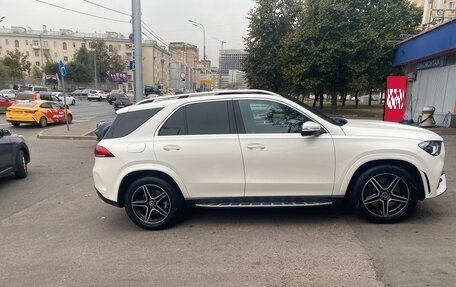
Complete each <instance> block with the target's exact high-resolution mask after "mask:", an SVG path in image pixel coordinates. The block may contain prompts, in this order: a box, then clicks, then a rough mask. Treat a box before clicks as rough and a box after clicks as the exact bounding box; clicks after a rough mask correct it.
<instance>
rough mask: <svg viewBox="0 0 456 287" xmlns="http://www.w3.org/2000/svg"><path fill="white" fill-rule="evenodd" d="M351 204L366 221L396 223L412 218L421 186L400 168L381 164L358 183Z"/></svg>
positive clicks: (370, 170)
mask: <svg viewBox="0 0 456 287" xmlns="http://www.w3.org/2000/svg"><path fill="white" fill-rule="evenodd" d="M353 187H354V189H353V190H352V193H351V198H350V199H351V203H352V204H353V206H354V207H355V208H356V209H357V210H358V212H359V213H360V214H361V215H362V216H363V217H364V218H366V219H367V220H369V221H371V222H375V223H395V222H399V221H401V220H403V219H404V218H406V217H407V216H409V215H410V214H411V213H412V212H413V210H414V208H415V206H416V204H417V201H418V184H417V182H416V180H415V179H414V177H413V176H412V175H411V174H410V173H409V172H408V171H407V170H405V169H404V168H402V167H399V166H389V165H379V166H375V167H372V168H370V169H368V170H366V171H364V172H363V173H362V174H361V175H360V176H359V177H358V178H357V179H356V181H355V184H354V185H353Z"/></svg>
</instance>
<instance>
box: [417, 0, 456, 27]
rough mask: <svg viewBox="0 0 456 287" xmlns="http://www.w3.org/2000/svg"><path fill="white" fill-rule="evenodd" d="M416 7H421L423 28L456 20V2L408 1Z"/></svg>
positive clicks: (444, 0)
mask: <svg viewBox="0 0 456 287" xmlns="http://www.w3.org/2000/svg"><path fill="white" fill-rule="evenodd" d="M409 1H410V2H411V3H413V4H415V5H416V6H418V7H423V20H422V25H423V26H424V27H432V26H434V25H436V24H440V23H442V22H445V21H449V20H452V19H455V18H456V0H409Z"/></svg>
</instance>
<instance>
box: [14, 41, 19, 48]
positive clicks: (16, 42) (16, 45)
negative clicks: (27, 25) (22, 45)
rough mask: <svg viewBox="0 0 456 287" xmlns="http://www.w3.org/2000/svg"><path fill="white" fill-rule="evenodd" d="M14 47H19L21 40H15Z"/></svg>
mask: <svg viewBox="0 0 456 287" xmlns="http://www.w3.org/2000/svg"><path fill="white" fill-rule="evenodd" d="M14 47H16V48H19V40H14Z"/></svg>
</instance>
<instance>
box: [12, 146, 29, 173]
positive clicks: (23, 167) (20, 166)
mask: <svg viewBox="0 0 456 287" xmlns="http://www.w3.org/2000/svg"><path fill="white" fill-rule="evenodd" d="M14 175H15V176H16V178H25V177H27V163H26V161H25V154H24V151H23V150H19V152H18V153H17V155H16V170H15V171H14Z"/></svg>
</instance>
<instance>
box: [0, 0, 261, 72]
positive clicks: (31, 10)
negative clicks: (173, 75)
mask: <svg viewBox="0 0 456 287" xmlns="http://www.w3.org/2000/svg"><path fill="white" fill-rule="evenodd" d="M140 2H141V14H142V16H141V20H142V21H143V22H144V23H145V24H146V27H149V28H148V29H150V30H152V31H153V32H154V33H155V34H156V35H158V36H159V37H160V38H161V40H164V42H166V43H170V42H187V43H189V44H193V45H196V46H198V48H199V53H200V58H203V43H204V40H203V39H204V37H203V31H202V29H200V28H198V27H195V26H193V25H192V24H191V23H190V22H188V20H193V21H196V22H198V23H201V24H202V25H203V26H204V28H205V31H206V57H207V58H208V59H209V60H211V61H212V62H213V63H212V66H218V55H219V50H220V48H221V41H225V42H226V43H225V44H224V45H223V48H224V49H243V48H244V42H243V40H242V37H246V36H247V28H248V24H249V23H248V20H247V19H246V17H247V16H248V14H249V12H250V11H251V10H252V9H253V8H254V6H255V1H254V0H140ZM46 3H49V4H53V5H57V6H62V7H65V8H67V9H72V10H76V11H78V12H83V13H88V14H92V15H95V16H98V17H105V18H109V19H114V20H118V21H124V22H116V21H111V20H107V19H101V18H97V17H92V16H88V15H82V14H79V13H76V12H72V11H67V10H64V9H61V8H57V7H54V6H51V5H49V4H46ZM94 4H98V5H101V6H106V7H109V8H111V9H113V10H116V11H118V12H121V13H124V14H131V13H132V9H131V5H132V1H131V0H0V7H2V8H1V11H0V17H5V18H4V19H3V20H2V22H1V23H0V27H3V26H4V27H6V28H9V27H11V26H20V27H24V28H27V29H28V27H31V28H32V29H33V30H41V29H42V27H43V25H46V27H47V29H48V30H49V29H52V30H53V31H58V30H59V29H70V30H73V31H78V32H82V33H94V32H97V33H105V32H107V31H110V32H120V33H122V34H123V35H125V36H127V37H128V35H129V34H130V33H131V32H132V25H131V24H130V23H129V21H130V18H129V17H128V16H127V15H124V14H121V13H118V12H115V11H110V10H108V9H104V8H102V7H99V6H97V5H94ZM142 32H143V33H145V34H146V35H147V36H149V37H146V36H144V35H143V39H146V40H149V39H152V40H156V39H155V38H154V37H152V36H151V35H150V33H149V32H148V31H146V30H145V29H144V28H143V31H142ZM159 44H160V45H163V44H162V43H160V42H159Z"/></svg>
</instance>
